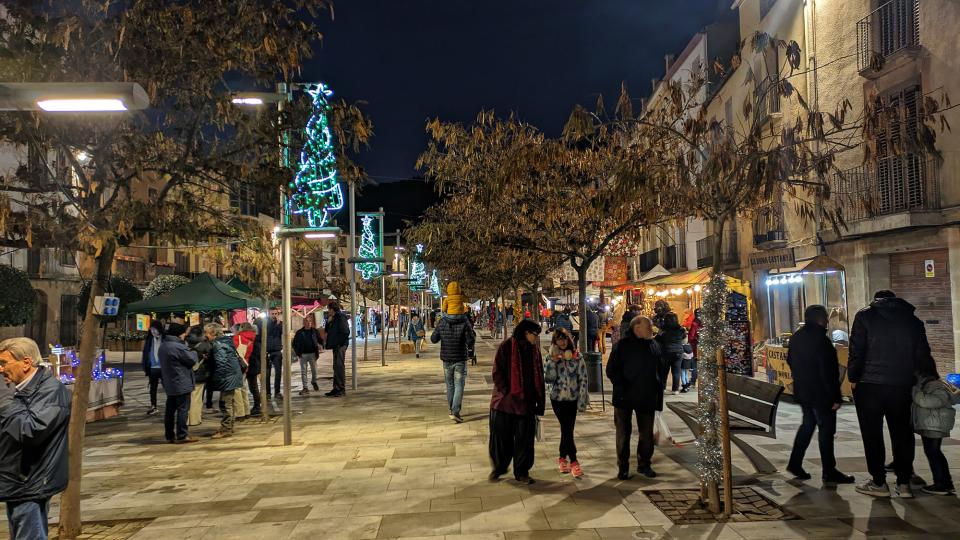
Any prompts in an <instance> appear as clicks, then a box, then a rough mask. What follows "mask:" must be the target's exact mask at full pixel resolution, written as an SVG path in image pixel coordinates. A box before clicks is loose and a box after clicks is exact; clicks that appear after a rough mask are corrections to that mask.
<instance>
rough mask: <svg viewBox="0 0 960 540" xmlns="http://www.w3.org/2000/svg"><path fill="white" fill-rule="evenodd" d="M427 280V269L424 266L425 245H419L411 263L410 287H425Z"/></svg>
mask: <svg viewBox="0 0 960 540" xmlns="http://www.w3.org/2000/svg"><path fill="white" fill-rule="evenodd" d="M426 280H427V267H426V265H425V264H423V244H417V251H416V253H414V254H413V262H412V263H410V286H411V287H414V286H421V287H422V286H423V284H424V282H425V281H426Z"/></svg>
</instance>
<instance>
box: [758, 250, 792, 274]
mask: <svg viewBox="0 0 960 540" xmlns="http://www.w3.org/2000/svg"><path fill="white" fill-rule="evenodd" d="M796 265H797V260H796V258H795V257H794V255H793V248H783V249H774V250H770V251H757V252H754V253H751V254H750V268H751V269H753V271H755V272H759V271H761V270H770V269H773V268H790V267H791V266H796Z"/></svg>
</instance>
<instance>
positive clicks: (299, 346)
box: [293, 328, 320, 356]
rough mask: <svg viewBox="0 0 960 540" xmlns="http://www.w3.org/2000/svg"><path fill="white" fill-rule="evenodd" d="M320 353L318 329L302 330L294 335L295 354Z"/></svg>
mask: <svg viewBox="0 0 960 540" xmlns="http://www.w3.org/2000/svg"><path fill="white" fill-rule="evenodd" d="M319 352H320V332H317V329H316V328H301V329H299V330H297V333H296V334H294V335H293V353H294V354H296V355H297V356H300V355H303V354H318V353H319Z"/></svg>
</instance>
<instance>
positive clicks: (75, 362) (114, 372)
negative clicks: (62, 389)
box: [60, 351, 123, 384]
mask: <svg viewBox="0 0 960 540" xmlns="http://www.w3.org/2000/svg"><path fill="white" fill-rule="evenodd" d="M67 357H68V358H70V367H72V368H73V369H77V368H78V367H80V359H79V358H77V353H76V352H74V351H67ZM106 359H107V358H106V354H105V353H101V354H100V357H99V358H97V362H96V363H95V364H94V365H93V380H95V381H106V380H108V379H121V378H123V371H122V370H119V369H117V368H106V369H104V367H103V363H104V362H105V361H106ZM76 380H77V378H76V377H75V376H73V375H67V374H63V375H60V382H61V383H63V384H73V383H74V382H76Z"/></svg>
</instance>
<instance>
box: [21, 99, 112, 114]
mask: <svg viewBox="0 0 960 540" xmlns="http://www.w3.org/2000/svg"><path fill="white" fill-rule="evenodd" d="M37 107H40V108H41V109H43V110H45V111H48V112H109V111H125V110H127V106H126V105H124V103H123V101H122V100H119V99H44V100H40V101H38V102H37Z"/></svg>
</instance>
